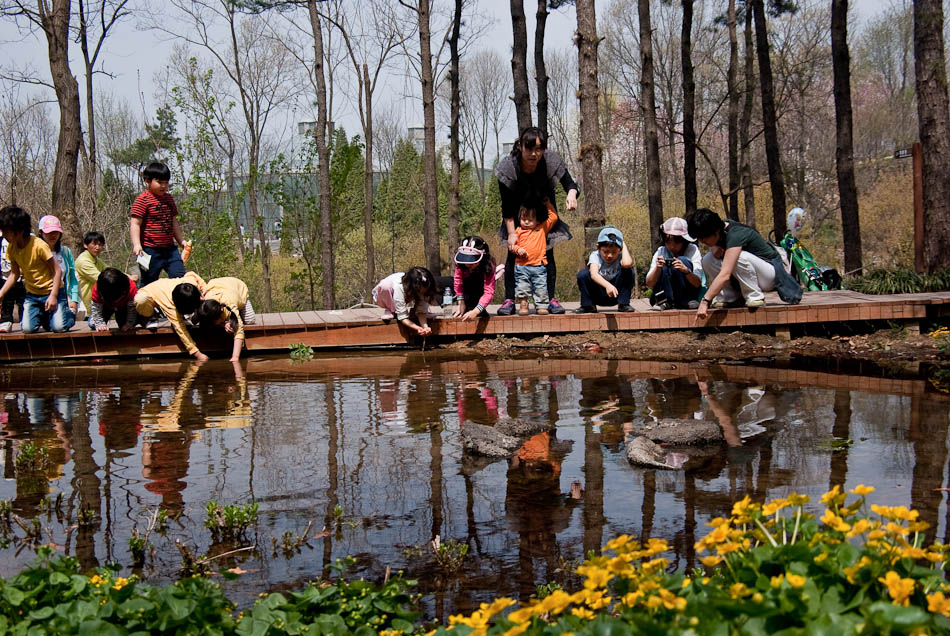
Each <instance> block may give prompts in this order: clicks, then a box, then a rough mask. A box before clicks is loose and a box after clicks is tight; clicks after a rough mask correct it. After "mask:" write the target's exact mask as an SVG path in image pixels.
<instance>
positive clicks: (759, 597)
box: [752, 592, 765, 603]
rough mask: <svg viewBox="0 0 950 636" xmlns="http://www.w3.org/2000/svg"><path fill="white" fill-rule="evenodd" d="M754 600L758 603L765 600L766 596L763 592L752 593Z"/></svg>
mask: <svg viewBox="0 0 950 636" xmlns="http://www.w3.org/2000/svg"><path fill="white" fill-rule="evenodd" d="M752 600H753V601H755V602H756V603H761V602H762V601H763V600H765V597H764V596H762V592H756V593H755V594H753V595H752Z"/></svg>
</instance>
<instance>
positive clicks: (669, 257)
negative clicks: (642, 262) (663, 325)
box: [646, 216, 703, 311]
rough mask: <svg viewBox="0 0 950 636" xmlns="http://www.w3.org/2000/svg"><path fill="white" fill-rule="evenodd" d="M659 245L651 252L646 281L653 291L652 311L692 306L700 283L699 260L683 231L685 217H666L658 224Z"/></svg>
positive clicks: (694, 306) (695, 248) (691, 243)
mask: <svg viewBox="0 0 950 636" xmlns="http://www.w3.org/2000/svg"><path fill="white" fill-rule="evenodd" d="M660 243H661V245H660V247H659V248H657V250H656V252H655V253H654V254H653V260H652V261H651V262H650V269H649V271H648V272H647V278H646V284H647V287H650V288H651V289H652V290H653V293H652V294H651V295H650V304H651V305H653V309H654V310H656V311H663V310H664V309H696V308H697V307H699V287H700V285H702V282H703V281H702V273H703V261H702V255H701V254H700V253H699V248H698V247H696V245H695V244H694V239H693V237H691V236H690V235H689V233H688V232H687V224H686V219H683V218H680V217H678V216H673V217H670V218H668V219H667V220H666V221H664V222H663V225H661V226H660Z"/></svg>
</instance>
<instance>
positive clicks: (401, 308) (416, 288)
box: [373, 267, 437, 336]
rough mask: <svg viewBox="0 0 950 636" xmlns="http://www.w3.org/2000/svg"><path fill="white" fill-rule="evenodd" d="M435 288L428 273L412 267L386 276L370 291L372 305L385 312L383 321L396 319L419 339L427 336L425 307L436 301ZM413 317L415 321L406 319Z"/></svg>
mask: <svg viewBox="0 0 950 636" xmlns="http://www.w3.org/2000/svg"><path fill="white" fill-rule="evenodd" d="M436 293H437V290H436V285H435V278H434V277H433V276H432V272H430V271H429V270H427V269H426V268H425V267H413V268H411V269H410V270H409V271H408V272H405V273H403V272H396V273H395V274H390V275H389V276H387V277H386V278H384V279H383V280H381V281H380V282H379V284H378V285H376V287H374V288H373V302H374V303H376V304H377V305H379V306H380V307H382V308H383V309H385V310H386V313H385V314H383V320H389V319H390V318H392V317H393V315H395V316H396V320H398V321H399V322H400V323H402V324H403V325H405V326H406V327H407V328H409V329H412V330H413V331H415V332H416V333H417V334H419V335H420V336H428V335H429V334H431V333H432V329H431V328H430V327H429V324H428V315H429V305H430V304H434V303H435V302H436ZM410 314H415V317H416V321H417V322H418V324H416V322H413V321H412V319H411V318H410Z"/></svg>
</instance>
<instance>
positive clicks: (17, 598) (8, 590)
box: [3, 585, 26, 607]
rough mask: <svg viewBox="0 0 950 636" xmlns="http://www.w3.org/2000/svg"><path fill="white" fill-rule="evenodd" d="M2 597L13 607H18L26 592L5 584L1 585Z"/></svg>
mask: <svg viewBox="0 0 950 636" xmlns="http://www.w3.org/2000/svg"><path fill="white" fill-rule="evenodd" d="M3 598H4V599H5V600H6V602H7V603H9V604H10V605H12V606H13V607H19V606H20V603H22V602H23V599H25V598H26V594H24V593H23V592H21V591H20V590H18V589H17V588H15V587H13V586H12V585H5V586H4V587H3Z"/></svg>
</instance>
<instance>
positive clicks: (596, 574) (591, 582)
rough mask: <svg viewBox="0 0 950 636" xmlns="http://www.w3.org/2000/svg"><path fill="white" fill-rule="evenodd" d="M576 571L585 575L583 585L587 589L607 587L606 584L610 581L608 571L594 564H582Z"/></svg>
mask: <svg viewBox="0 0 950 636" xmlns="http://www.w3.org/2000/svg"><path fill="white" fill-rule="evenodd" d="M577 573H578V574H581V575H583V576H585V577H587V578H586V579H585V580H584V587H585V588H587V589H588V590H596V589H597V588H601V587H607V584H608V583H610V579H612V578H613V577H612V576H611V575H610V572H608V571H607V570H605V569H604V568H599V567H597V566H595V565H582V566H580V567H579V568H577Z"/></svg>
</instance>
